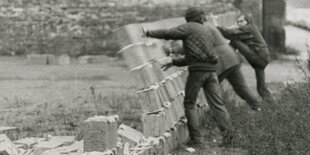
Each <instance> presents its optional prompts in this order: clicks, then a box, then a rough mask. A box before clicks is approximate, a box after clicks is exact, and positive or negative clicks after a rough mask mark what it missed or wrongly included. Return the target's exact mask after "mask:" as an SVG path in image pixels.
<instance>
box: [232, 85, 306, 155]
mask: <svg viewBox="0 0 310 155" xmlns="http://www.w3.org/2000/svg"><path fill="white" fill-rule="evenodd" d="M230 102H231V101H230ZM229 110H230V113H231V115H232V121H233V124H234V127H235V131H236V134H237V139H236V143H237V144H236V145H237V146H240V147H242V148H244V149H247V150H248V151H249V154H255V155H260V154H261V155H266V154H272V155H277V154H279V155H285V154H294V155H298V154H302V155H304V154H309V153H310V148H309V144H310V120H309V118H310V111H309V110H310V81H309V80H308V81H307V82H302V83H294V84H287V85H285V88H284V89H283V90H282V91H281V92H280V93H279V94H278V96H276V101H274V102H271V101H265V102H263V103H262V111H261V112H259V113H255V114H254V113H251V112H249V110H248V108H247V107H238V108H236V107H233V106H229Z"/></svg>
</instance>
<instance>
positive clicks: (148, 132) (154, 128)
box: [142, 111, 166, 137]
mask: <svg viewBox="0 0 310 155" xmlns="http://www.w3.org/2000/svg"><path fill="white" fill-rule="evenodd" d="M142 124H143V134H144V135H145V136H147V137H159V136H161V135H163V134H164V133H165V132H166V113H165V112H163V111H159V112H156V113H144V114H143V115H142Z"/></svg>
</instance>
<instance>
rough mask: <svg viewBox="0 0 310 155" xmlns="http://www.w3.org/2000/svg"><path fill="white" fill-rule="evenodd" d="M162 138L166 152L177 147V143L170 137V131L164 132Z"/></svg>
mask: <svg viewBox="0 0 310 155" xmlns="http://www.w3.org/2000/svg"><path fill="white" fill-rule="evenodd" d="M164 138H165V149H168V152H171V151H173V150H174V149H175V148H176V147H177V145H176V142H175V141H174V139H173V137H172V133H171V131H170V132H166V133H164Z"/></svg>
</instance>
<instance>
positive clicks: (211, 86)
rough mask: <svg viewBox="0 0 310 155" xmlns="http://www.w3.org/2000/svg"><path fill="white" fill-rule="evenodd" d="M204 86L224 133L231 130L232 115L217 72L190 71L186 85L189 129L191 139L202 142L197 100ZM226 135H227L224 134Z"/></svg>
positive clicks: (186, 111) (186, 109)
mask: <svg viewBox="0 0 310 155" xmlns="http://www.w3.org/2000/svg"><path fill="white" fill-rule="evenodd" d="M201 88H203V90H204V93H205V96H206V98H207V101H208V104H209V107H210V109H211V111H212V113H213V118H214V119H215V121H216V123H217V124H218V126H219V129H220V130H221V131H222V133H223V134H229V133H230V132H231V122H230V116H229V114H228V112H227V109H226V107H225V105H224V103H223V100H222V97H221V89H220V86H219V82H218V78H217V75H216V73H215V72H190V73H189V75H188V77H187V81H186V86H185V98H184V108H185V116H186V118H187V120H188V123H187V125H188V130H189V135H190V138H191V140H194V141H199V142H201V139H200V138H201V133H200V130H199V118H198V115H197V111H196V108H197V106H196V100H197V97H198V94H199V91H200V89H201ZM224 136H225V135H224Z"/></svg>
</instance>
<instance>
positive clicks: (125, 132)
mask: <svg viewBox="0 0 310 155" xmlns="http://www.w3.org/2000/svg"><path fill="white" fill-rule="evenodd" d="M117 134H118V135H119V136H120V137H121V138H122V140H123V141H124V142H129V143H131V144H138V143H139V142H140V141H141V139H142V138H143V137H144V135H143V134H142V133H141V132H140V131H137V130H135V129H133V128H131V127H129V126H127V125H125V124H121V125H120V126H119V128H118V131H117Z"/></svg>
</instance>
